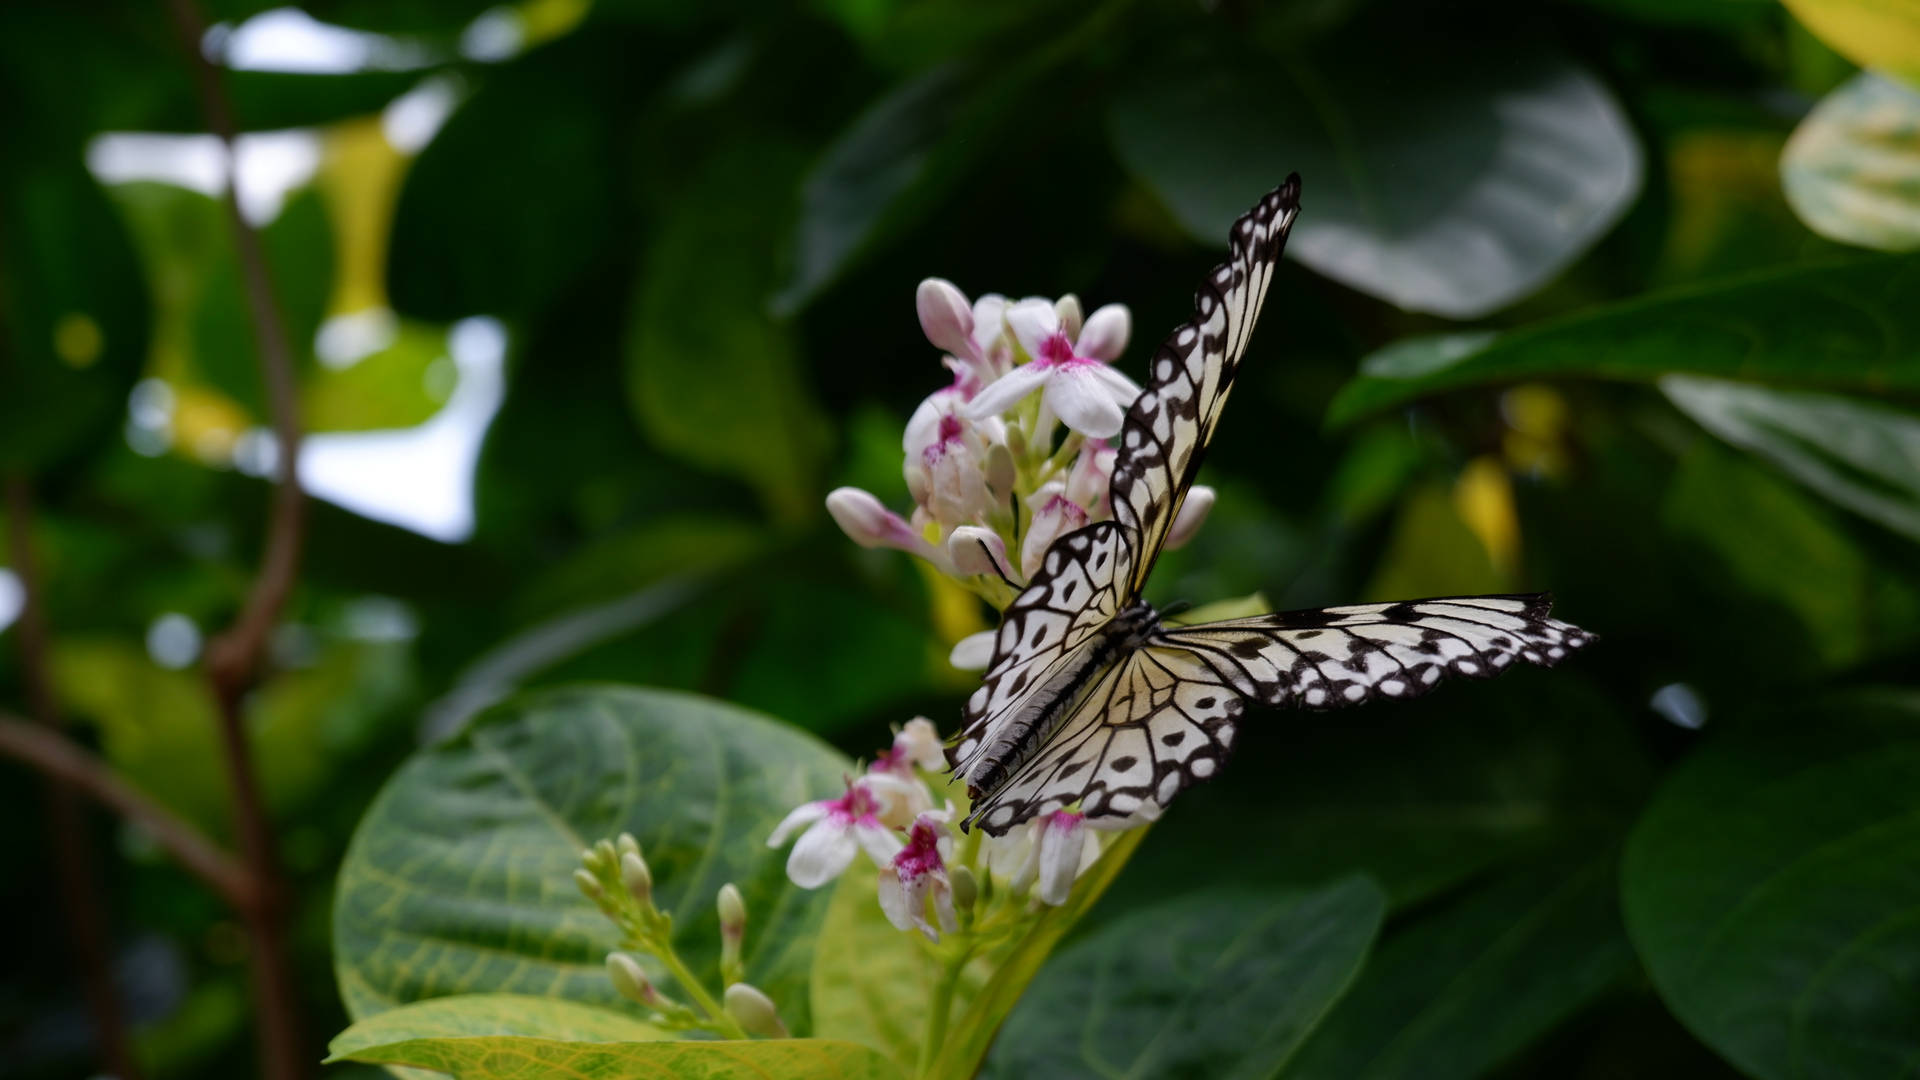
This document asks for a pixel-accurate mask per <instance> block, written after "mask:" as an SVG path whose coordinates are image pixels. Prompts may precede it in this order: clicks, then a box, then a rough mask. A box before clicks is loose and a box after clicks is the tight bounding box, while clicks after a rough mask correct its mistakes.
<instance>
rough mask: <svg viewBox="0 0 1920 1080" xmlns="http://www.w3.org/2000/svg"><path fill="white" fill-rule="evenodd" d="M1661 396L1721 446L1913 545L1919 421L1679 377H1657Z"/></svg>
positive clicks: (1919, 514) (1865, 406)
mask: <svg viewBox="0 0 1920 1080" xmlns="http://www.w3.org/2000/svg"><path fill="white" fill-rule="evenodd" d="M1660 391H1661V393H1664V394H1665V395H1666V396H1667V400H1668V401H1671V402H1673V404H1674V405H1675V406H1676V407H1678V408H1679V409H1680V410H1681V411H1682V412H1685V413H1686V414H1687V415H1688V416H1691V417H1693V419H1694V420H1695V421H1697V422H1698V423H1699V424H1700V426H1701V427H1704V428H1706V429H1707V430H1708V431H1711V432H1713V433H1714V434H1715V435H1718V436H1720V437H1721V438H1722V439H1725V440H1726V441H1727V442H1729V443H1732V444H1733V445H1735V446H1738V447H1740V448H1742V449H1744V450H1749V451H1752V452H1753V453H1755V454H1758V455H1760V456H1761V457H1763V458H1766V459H1767V460H1768V461H1771V462H1773V463H1774V464H1775V465H1777V466H1779V467H1780V468H1781V469H1782V470H1784V471H1785V472H1786V473H1787V474H1788V475H1790V476H1792V477H1793V478H1794V479H1796V480H1798V481H1800V482H1801V483H1803V484H1805V485H1807V486H1808V487H1809V488H1812V489H1813V490H1814V491H1817V492H1819V493H1820V494H1821V495H1824V496H1826V497H1827V498H1828V499H1831V500H1832V501H1834V502H1836V503H1838V504H1839V505H1841V506H1844V507H1846V508H1847V509H1849V510H1852V511H1853V512H1855V513H1857V514H1860V515H1862V516H1864V517H1867V518H1870V519H1872V520H1874V521H1877V522H1879V523H1880V524H1882V525H1885V526H1886V527H1887V528H1889V529H1892V530H1894V531H1896V532H1899V533H1903V534H1905V535H1907V536H1909V537H1912V538H1913V539H1916V540H1920V417H1916V416H1914V414H1912V413H1910V412H1903V411H1901V410H1898V409H1889V408H1887V407H1885V406H1883V405H1876V404H1873V403H1871V402H1866V401H1857V400H1854V399H1852V398H1844V397H1836V396H1833V395H1828V394H1805V393H1796V392H1790V391H1785V390H1769V389H1767V388H1765V387H1761V386H1749V385H1746V384H1745V383H1734V382H1723V381H1721V380H1718V379H1699V378H1692V377H1689V376H1684V375H1671V376H1668V377H1667V378H1664V379H1661V380H1660Z"/></svg>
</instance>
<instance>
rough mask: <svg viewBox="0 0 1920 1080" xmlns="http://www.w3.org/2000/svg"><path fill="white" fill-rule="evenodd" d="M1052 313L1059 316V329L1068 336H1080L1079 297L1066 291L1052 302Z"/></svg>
mask: <svg viewBox="0 0 1920 1080" xmlns="http://www.w3.org/2000/svg"><path fill="white" fill-rule="evenodd" d="M1053 313H1054V314H1055V315H1058V316H1059V317H1060V329H1061V330H1062V331H1063V332H1065V333H1066V335H1067V336H1068V337H1069V338H1077V337H1079V336H1080V298H1079V297H1077V296H1075V295H1073V294H1072V293H1068V294H1067V295H1065V296H1063V297H1061V298H1060V299H1058V300H1055V301H1054V302H1053Z"/></svg>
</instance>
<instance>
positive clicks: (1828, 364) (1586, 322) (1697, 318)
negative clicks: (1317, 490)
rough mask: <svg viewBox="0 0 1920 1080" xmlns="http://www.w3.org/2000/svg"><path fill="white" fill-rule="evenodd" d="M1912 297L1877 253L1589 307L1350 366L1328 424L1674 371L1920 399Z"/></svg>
mask: <svg viewBox="0 0 1920 1080" xmlns="http://www.w3.org/2000/svg"><path fill="white" fill-rule="evenodd" d="M1916 289H1920V256H1913V255H1888V256H1880V257H1875V258H1868V259H1856V260H1848V261H1846V262H1841V263H1833V264H1827V265H1821V266H1812V267H1792V268H1788V269H1784V270H1769V271H1766V272H1763V273H1759V274H1753V275H1748V276H1745V277H1740V278H1735V279H1732V280H1727V281H1719V282H1714V283H1711V284H1707V285H1702V286H1698V287H1693V288H1686V289H1675V290H1673V291H1670V292H1665V293H1658V294H1654V295H1651V296H1645V297H1641V298H1638V299H1635V300H1630V301H1627V302H1626V303H1622V304H1613V305H1610V306H1606V307H1600V308H1594V309H1590V310H1588V311H1585V312H1582V313H1580V314H1578V315H1573V316H1569V317H1567V318H1563V319H1556V320H1553V321H1551V322H1546V323H1541V324H1539V325H1537V326H1531V327H1526V328H1524V329H1520V330H1514V331H1511V332H1509V333H1506V334H1502V335H1501V336H1500V337H1498V338H1495V339H1493V340H1492V341H1490V342H1489V343H1487V344H1486V345H1485V346H1484V347H1482V348H1479V349H1477V350H1473V351H1469V352H1466V353H1464V354H1462V355H1458V356H1452V357H1451V358H1449V359H1435V360H1434V361H1432V363H1431V366H1423V365H1415V366H1413V367H1412V368H1411V369H1409V367H1408V365H1406V364H1405V362H1404V361H1403V360H1402V359H1400V356H1401V355H1402V353H1401V351H1400V350H1398V349H1396V350H1395V351H1394V352H1391V353H1388V356H1390V357H1392V358H1393V359H1392V360H1391V361H1388V360H1381V361H1379V362H1378V363H1376V361H1375V360H1374V358H1373V357H1369V358H1367V359H1366V360H1363V361H1361V363H1360V375H1359V376H1358V377H1357V378H1355V379H1354V380H1353V381H1352V382H1349V383H1348V384H1347V385H1346V386H1345V387H1344V388H1342V389H1341V391H1340V393H1339V395H1338V396H1336V397H1335V398H1334V400H1333V404H1332V405H1330V406H1328V408H1327V422H1328V423H1329V424H1333V425H1340V424H1346V423H1350V422H1352V421H1354V420H1357V419H1359V418H1360V417H1362V416H1366V415H1368V414H1370V413H1375V412H1379V411H1380V410H1382V409H1386V408H1390V407H1392V406H1395V405H1402V404H1405V403H1406V402H1409V401H1413V400H1415V399H1418V398H1421V397H1425V396H1427V395H1430V394H1434V393H1438V392H1440V391H1443V390H1456V389H1459V388H1461V387H1466V386H1480V385H1484V384H1487V383H1508V382H1515V381H1518V380H1521V379H1537V378H1546V377H1556V376H1557V377H1561V378H1591V379H1622V380H1629V381H1637V382H1644V381H1648V380H1652V379H1655V378H1658V377H1660V376H1662V375H1667V374H1674V373H1685V374H1693V375H1712V376H1717V377H1720V378H1737V379H1747V380H1752V381H1755V382H1778V383H1795V384H1803V385H1807V386H1826V387H1831V388H1834V389H1839V390H1859V391H1864V392H1871V393H1885V392H1887V391H1889V390H1914V389H1920V304H1914V303H1911V302H1909V301H1910V299H1911V297H1912V295H1913V293H1914V292H1915V290H1916ZM1389 348H1390V349H1391V348H1394V347H1389ZM1401 348H1402V349H1404V346H1403V347H1401ZM1380 355H1381V354H1379V353H1376V354H1375V356H1380Z"/></svg>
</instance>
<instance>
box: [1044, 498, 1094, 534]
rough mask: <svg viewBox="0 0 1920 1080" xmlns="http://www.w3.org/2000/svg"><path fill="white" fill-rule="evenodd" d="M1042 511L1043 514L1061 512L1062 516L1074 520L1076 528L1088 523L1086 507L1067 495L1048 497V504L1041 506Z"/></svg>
mask: <svg viewBox="0 0 1920 1080" xmlns="http://www.w3.org/2000/svg"><path fill="white" fill-rule="evenodd" d="M1040 512H1041V513H1042V514H1059V515H1060V516H1061V517H1063V518H1065V519H1066V520H1068V521H1070V522H1072V523H1073V524H1074V526H1075V527H1076V528H1078V527H1079V526H1081V525H1085V524H1086V523H1087V511H1086V509H1085V508H1084V507H1082V506H1081V505H1080V504H1079V503H1077V502H1074V501H1073V500H1072V499H1069V498H1067V497H1066V496H1065V495H1055V496H1054V497H1053V498H1051V499H1048V500H1047V505H1046V506H1044V507H1041V509H1040Z"/></svg>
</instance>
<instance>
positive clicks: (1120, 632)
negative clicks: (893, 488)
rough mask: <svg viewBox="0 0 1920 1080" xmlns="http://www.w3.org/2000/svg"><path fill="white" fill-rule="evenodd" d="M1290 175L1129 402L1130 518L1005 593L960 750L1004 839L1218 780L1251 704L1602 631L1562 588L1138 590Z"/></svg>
mask: <svg viewBox="0 0 1920 1080" xmlns="http://www.w3.org/2000/svg"><path fill="white" fill-rule="evenodd" d="M1299 195H1300V178H1299V177H1298V176H1293V177H1289V178H1288V179H1287V182H1286V183H1285V184H1282V185H1281V186H1280V187H1278V188H1276V189H1274V190H1273V191H1271V192H1269V193H1268V194H1267V195H1266V197H1264V198H1263V199H1261V200H1260V202H1259V203H1257V204H1256V205H1255V206H1254V208H1253V209H1252V210H1249V211H1248V212H1247V213H1246V214H1245V215H1243V216H1242V217H1241V218H1240V219H1239V220H1238V221H1236V222H1235V223H1234V226H1233V230H1232V232H1231V234H1230V243H1231V246H1232V256H1231V257H1230V258H1229V260H1228V261H1227V262H1226V263H1225V264H1223V265H1221V266H1219V267H1216V268H1215V269H1214V271H1213V272H1212V273H1211V274H1209V275H1208V276H1207V278H1206V280H1205V281H1203V282H1201V285H1200V289H1199V291H1198V292H1197V293H1196V294H1195V297H1194V315H1193V318H1192V319H1190V320H1189V321H1188V322H1186V323H1185V324H1183V325H1181V326H1179V327H1177V328H1176V329H1175V330H1174V331H1173V333H1172V334H1171V335H1170V336H1169V337H1168V338H1167V340H1166V342H1165V343H1164V344H1162V345H1161V346H1160V348H1159V350H1158V351H1157V352H1155V353H1154V356H1153V360H1152V362H1151V364H1150V366H1149V370H1150V372H1151V375H1152V378H1151V381H1150V382H1149V383H1148V384H1147V386H1146V388H1145V389H1144V390H1143V391H1142V393H1141V394H1140V396H1139V398H1138V399H1137V400H1135V402H1134V403H1133V405H1132V407H1131V408H1130V409H1129V410H1128V411H1127V414H1126V418H1125V422H1124V424H1123V426H1122V429H1121V434H1120V445H1119V449H1118V453H1117V454H1116V456H1115V458H1114V463H1113V476H1112V480H1111V481H1110V483H1109V497H1108V502H1109V504H1110V505H1111V506H1112V507H1113V518H1112V519H1111V520H1108V521H1101V522H1096V523H1094V524H1091V525H1088V526H1085V527H1084V528H1081V529H1079V530H1077V531H1075V532H1072V533H1068V534H1067V535H1065V536H1062V537H1060V538H1059V539H1058V540H1056V541H1054V543H1053V545H1052V546H1051V547H1049V548H1048V549H1047V552H1046V554H1045V555H1044V556H1043V557H1042V559H1041V564H1040V568H1039V569H1038V570H1037V571H1036V572H1035V573H1034V574H1033V575H1032V576H1031V578H1030V579H1029V581H1028V583H1027V586H1026V588H1025V589H1024V590H1022V591H1021V593H1020V594H1019V595H1018V596H1016V597H1015V598H1014V599H1013V602H1012V603H1011V604H1009V605H1008V606H1007V609H1006V612H1005V613H1004V614H1003V616H1002V618H1001V623H1000V628H999V630H998V631H997V632H996V635H995V638H994V654H993V660H992V662H991V664H990V665H989V667H988V669H987V673H986V676H985V678H984V679H983V680H982V682H981V685H980V687H979V688H978V689H977V690H975V691H974V693H973V695H972V696H971V697H970V698H968V700H967V704H966V708H965V711H964V716H963V726H962V729H961V732H960V735H959V737H958V740H957V741H956V743H955V745H954V746H952V747H951V748H950V749H949V751H948V760H949V763H950V765H951V766H952V769H953V775H954V776H955V777H957V778H961V779H964V780H965V781H966V784H967V788H968V794H969V796H970V797H971V798H972V808H971V812H970V814H969V816H968V819H967V821H966V822H964V823H963V826H962V827H967V826H969V825H973V824H978V825H979V826H980V827H981V828H982V829H984V830H986V831H987V832H989V833H992V834H994V835H1001V834H1004V833H1005V832H1006V831H1007V830H1009V829H1011V828H1013V827H1014V826H1016V825H1019V824H1020V823H1021V822H1024V821H1028V820H1031V819H1032V818H1034V817H1035V816H1037V815H1041V814H1046V813H1051V812H1053V811H1056V810H1063V809H1069V808H1078V809H1079V811H1080V812H1081V813H1084V814H1085V815H1086V816H1087V818H1088V819H1089V820H1098V819H1102V818H1106V819H1122V820H1128V819H1136V818H1151V817H1154V816H1156V815H1157V814H1158V813H1159V812H1160V810H1162V809H1164V808H1165V807H1166V805H1167V803H1168V802H1169V801H1170V800H1172V799H1173V797H1174V796H1176V795H1178V794H1179V793H1180V791H1181V790H1183V789H1184V788H1185V787H1187V786H1188V785H1190V784H1192V783H1194V782H1196V781H1200V780H1205V779H1207V778H1209V777H1211V776H1213V775H1214V774H1215V773H1216V772H1218V771H1219V769H1220V768H1221V766H1222V765H1224V764H1225V762H1226V758H1227V756H1228V754H1229V752H1230V751H1231V750H1232V747H1233V744H1234V739H1235V734H1236V725H1237V723H1238V722H1239V720H1240V719H1241V717H1242V715H1243V713H1244V712H1245V711H1246V708H1247V706H1248V704H1249V703H1257V704H1261V705H1266V706H1297V707H1302V708H1311V709H1323V708H1340V707H1346V706H1352V705H1360V704H1365V703H1366V702H1369V701H1373V700H1376V699H1379V698H1406V697H1414V696H1417V695H1419V694H1423V693H1425V692H1427V691H1428V690H1430V689H1432V688H1433V687H1434V686H1435V685H1437V684H1438V683H1440V682H1441V681H1443V680H1444V679H1446V678H1448V677H1466V678H1484V677H1487V676H1490V675H1495V674H1498V673H1499V672H1500V671H1503V670H1505V669H1506V668H1507V667H1509V666H1511V665H1512V664H1513V663H1514V662H1515V661H1516V660H1517V661H1525V662H1527V663H1532V664H1539V665H1543V666H1549V665H1552V664H1554V663H1557V662H1558V661H1560V660H1561V659H1563V658H1565V657H1566V656H1568V655H1569V654H1571V653H1572V652H1573V651H1574V650H1576V649H1578V648H1580V647H1581V646H1583V645H1585V644H1587V643H1588V642H1589V641H1591V640H1592V636H1591V635H1589V634H1587V633H1586V632H1585V631H1583V630H1580V629H1579V628H1577V627H1574V626H1569V625H1568V624H1566V623H1563V622H1558V621H1556V620H1554V619H1552V618H1550V617H1549V616H1548V608H1549V601H1548V598H1547V597H1546V595H1545V594H1530V595H1512V596H1464V597H1443V598H1439V599H1434V600H1409V601H1398V602H1393V603H1384V604H1356V605H1348V606H1343V607H1332V608H1322V609H1317V610H1310V611H1295V612H1286V613H1282V614H1276V615H1264V616H1256V617H1253V618H1247V619H1231V620H1226V621H1223V622H1214V623H1200V624H1197V625H1172V624H1167V623H1164V622H1162V619H1161V615H1160V613H1158V612H1156V611H1155V610H1154V609H1153V608H1152V607H1151V606H1150V605H1148V604H1147V603H1146V602H1145V601H1144V600H1143V599H1141V592H1142V590H1143V589H1144V588H1145V586H1146V582H1147V575H1148V574H1149V573H1150V572H1151V571H1152V568H1153V564H1154V561H1155V559H1156V558H1157V557H1158V555H1159V553H1160V549H1161V547H1162V546H1163V545H1164V544H1165V542H1166V538H1167V535H1168V532H1169V531H1170V529H1171V527H1172V524H1173V520H1174V517H1175V515H1176V514H1177V513H1178V512H1179V509H1180V504H1181V502H1182V501H1183V500H1184V499H1185V497H1186V492H1187V489H1188V488H1189V487H1190V486H1191V485H1192V483H1193V480H1194V477H1195V475H1196V474H1197V473H1198V472H1199V468H1200V461H1201V458H1202V457H1204V456H1205V453H1206V448H1207V445H1208V443H1209V442H1210V441H1211V439H1212V437H1213V431H1214V427H1215V425H1216V424H1217V423H1218V422H1219V419H1220V413H1221V409H1222V408H1223V407H1224V406H1225V404H1226V400H1227V396H1228V394H1229V392H1230V391H1231V390H1232V387H1233V380H1234V376H1235V374H1236V373H1237V371H1238V369H1239V365H1240V360H1241V357H1242V356H1243V355H1244V354H1245V352H1246V347H1247V341H1248V338H1249V336H1250V335H1251V334H1252V332H1253V326H1254V323H1255V321H1256V320H1257V319H1258V317H1259V314H1260V308H1261V305H1262V303H1263V302H1264V300H1265V297H1266V294H1267V286H1268V285H1269V284H1270V283H1271V281H1272V279H1273V270H1274V266H1275V264H1276V263H1277V262H1278V261H1279V258H1280V253H1281V249H1282V248H1283V247H1284V246H1285V244H1286V238H1287V233H1288V231H1289V230H1290V229H1291V228H1292V225H1293V219H1294V216H1295V215H1296V214H1297V213H1298V212H1299Z"/></svg>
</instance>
